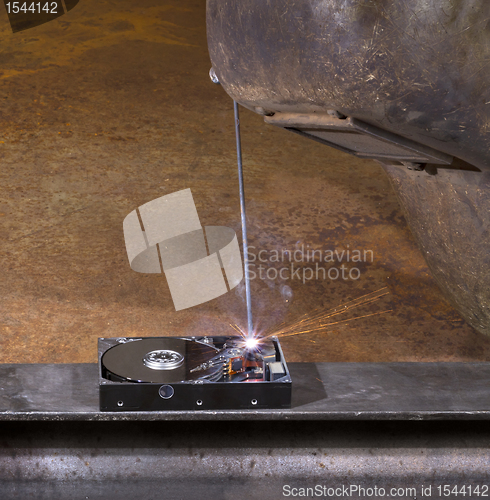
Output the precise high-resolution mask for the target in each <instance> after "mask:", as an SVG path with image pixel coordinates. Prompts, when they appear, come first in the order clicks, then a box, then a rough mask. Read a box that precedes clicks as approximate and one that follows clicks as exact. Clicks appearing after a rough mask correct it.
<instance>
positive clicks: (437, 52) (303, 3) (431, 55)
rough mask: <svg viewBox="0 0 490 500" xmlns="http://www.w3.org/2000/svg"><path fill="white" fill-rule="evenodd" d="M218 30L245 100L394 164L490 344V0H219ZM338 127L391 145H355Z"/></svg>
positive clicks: (452, 294) (211, 18) (274, 117)
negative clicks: (332, 124)
mask: <svg viewBox="0 0 490 500" xmlns="http://www.w3.org/2000/svg"><path fill="white" fill-rule="evenodd" d="M207 26H208V46H209V52H210V56H211V61H212V64H213V68H214V71H215V73H216V76H217V78H218V79H219V81H220V83H221V84H222V85H223V87H224V89H225V91H226V92H227V93H228V94H229V95H230V96H231V97H232V98H233V99H235V100H236V101H238V102H239V103H240V104H242V105H243V106H246V107H247V108H249V109H252V110H253V111H255V112H257V113H259V114H263V115H266V117H265V118H266V121H268V122H269V123H272V124H276V125H279V126H282V127H284V128H287V129H290V130H292V131H294V132H298V133H301V134H303V135H307V136H309V137H312V138H314V139H315V140H319V141H320V142H325V143H327V144H330V145H332V144H333V145H336V146H337V147H340V149H344V150H347V151H349V149H352V150H351V151H349V152H352V153H354V154H357V155H358V156H361V157H369V158H374V159H377V160H379V161H380V162H381V163H382V165H383V167H384V169H385V171H386V172H387V174H388V176H389V178H390V180H391V182H392V185H393V187H394V188H395V191H396V192H397V194H398V197H399V199H400V202H401V203H402V205H403V207H404V209H405V214H406V217H407V220H408V222H409V224H410V227H411V229H412V232H413V234H414V236H415V237H416V239H417V241H418V243H419V246H420V248H421V250H422V252H423V254H424V256H425V258H426V260H427V263H428V265H429V267H430V269H431V271H432V273H433V275H434V277H435V279H436V280H437V282H438V284H439V286H440V287H441V289H442V290H443V291H444V292H445V294H446V296H447V297H448V298H449V300H451V302H452V303H453V305H454V306H455V307H456V309H458V310H459V312H460V313H461V314H462V316H463V317H464V318H465V319H466V320H467V321H468V322H469V323H470V324H471V325H472V326H473V327H475V328H476V329H477V330H479V331H480V332H483V333H486V334H488V335H490V310H489V305H490V271H489V260H490V255H489V248H490V233H489V217H488V214H489V212H490V199H489V195H488V187H489V184H490V133H489V125H490V89H489V87H488V81H489V79H490V63H489V61H490V4H489V3H488V2H487V1H485V0H465V1H461V0H439V1H437V2H429V1H427V0H404V1H403V2H401V1H396V2H391V1H385V0H342V1H340V0H292V1H289V2H280V1H277V0H271V1H267V2H264V1H259V0H241V1H240V2H238V3H237V2H234V1H232V0H208V1H207ZM332 119H333V120H334V121H335V120H337V121H338V124H339V127H342V124H340V122H341V121H342V120H350V122H351V123H354V124H355V123H357V124H358V125H360V126H361V127H365V128H367V129H370V130H375V131H376V130H381V131H382V132H384V133H387V134H388V140H385V139H386V138H385V139H383V140H382V141H381V142H383V141H384V146H383V145H382V144H380V142H379V140H378V142H376V141H373V140H371V141H368V142H367V143H363V140H364V139H363V138H361V140H360V142H359V144H358V145H357V146H355V147H352V148H349V147H348V145H349V141H348V139H349V137H348V136H346V135H345V134H343V135H342V134H337V135H335V134H332V133H331V131H332V129H328V130H327V131H326V128H325V123H326V121H329V120H330V121H332ZM288 120H289V121H288ZM344 129H345V127H344ZM339 131H340V129H337V132H339ZM356 131H357V132H359V128H357V129H356ZM343 132H346V131H345V130H343ZM347 132H348V131H347ZM361 132H362V131H361ZM334 135H335V137H334ZM368 135H369V134H368ZM374 135H375V134H374ZM372 136H373V134H371V137H372ZM346 138H347V142H346ZM352 139H356V140H357V139H359V137H355V136H354V135H353V136H352ZM390 141H391V142H390ZM406 141H408V142H406ZM364 142H365V141H364ZM407 144H408V146H407ZM407 147H408V150H410V151H411V152H412V153H413V155H412V157H410V155H409V154H407ZM356 148H357V149H356ZM359 148H360V150H359ZM363 148H364V149H363ZM424 154H425V156H424ZM434 154H435V155H436V156H437V154H439V155H440V157H439V160H436V161H434ZM363 155H364V156H363ZM431 155H432V156H431ZM441 158H442V161H441ZM407 167H408V168H407Z"/></svg>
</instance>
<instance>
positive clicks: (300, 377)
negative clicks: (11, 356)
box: [0, 363, 490, 421]
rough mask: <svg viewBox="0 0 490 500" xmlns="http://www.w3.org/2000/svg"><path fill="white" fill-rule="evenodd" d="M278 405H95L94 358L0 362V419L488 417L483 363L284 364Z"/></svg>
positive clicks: (489, 378) (489, 396) (489, 395)
mask: <svg viewBox="0 0 490 500" xmlns="http://www.w3.org/2000/svg"><path fill="white" fill-rule="evenodd" d="M289 369H290V372H291V377H292V380H293V396H292V406H291V408H290V409H281V410H227V411H223V410H220V411H167V412H138V411H131V412H101V411H99V406H98V404H99V403H98V374H97V365H96V364H5V365H0V380H1V383H0V385H1V387H0V420H4V421H7V420H10V421H15V420H40V421H50V420H51V421H59V420H66V421H70V420H71V421H74V420H86V421H115V420H121V421H130V420H135V421H138V420H183V421H185V420H356V419H358V420H437V419H445V420H448V419H460V420H465V419H466V420H471V419H488V418H489V417H490V391H489V390H488V388H489V386H490V364H489V363H290V364H289Z"/></svg>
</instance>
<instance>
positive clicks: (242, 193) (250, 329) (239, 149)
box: [233, 101, 253, 337]
mask: <svg viewBox="0 0 490 500" xmlns="http://www.w3.org/2000/svg"><path fill="white" fill-rule="evenodd" d="M233 109H234V112H235V136H236V155H237V163H238V184H239V190H240V215H241V219H242V238H243V260H244V268H245V297H246V301H247V329H248V332H247V333H248V337H253V322H252V297H251V294H250V274H249V270H248V240H247V217H246V214H245V191H244V188H243V168H242V145H241V140H240V117H239V114H238V103H237V102H236V101H233Z"/></svg>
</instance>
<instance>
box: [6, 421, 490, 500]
mask: <svg viewBox="0 0 490 500" xmlns="http://www.w3.org/2000/svg"><path fill="white" fill-rule="evenodd" d="M0 438H1V440H2V442H3V444H4V446H3V447H2V449H1V455H0V497H1V498H2V500H10V499H14V498H23V499H25V498H32V499H36V500H41V499H42V500H45V499H46V500H48V499H49V500H57V499H66V498H70V499H71V500H79V499H80V500H85V499H87V498H88V499H90V500H95V499H97V500H99V499H117V500H126V499H128V500H129V499H131V500H134V499H136V498H138V499H146V500H157V499H158V500H161V499H165V500H175V499H179V500H184V499H185V500H187V499H191V498H202V499H211V498H212V499H214V500H231V499H238V498H243V499H252V498H267V499H271V500H273V499H280V498H284V495H283V489H282V488H283V486H284V485H285V484H289V485H290V486H292V487H314V486H315V485H316V484H320V485H326V486H341V485H350V484H353V485H356V484H357V485H362V486H363V487H365V488H368V487H374V486H378V488H380V487H384V488H391V487H401V488H409V487H416V488H417V489H418V494H417V498H419V495H420V488H421V485H424V486H426V487H428V486H430V485H431V486H432V487H433V488H434V487H436V486H437V485H439V484H450V485H454V484H458V485H460V486H462V485H464V484H466V485H476V484H482V483H484V482H487V484H488V481H489V480H490V477H489V470H488V461H489V459H490V453H489V445H490V431H489V428H488V425H486V424H485V423H480V424H475V423H473V424H471V426H470V425H462V424H461V423H459V424H458V425H454V424H448V423H443V422H433V423H431V424H429V423H427V422H411V423H410V422H404V423H395V422H388V423H367V422H364V423H363V422H356V423H353V424H350V423H338V422H337V423H336V422H333V423H325V422H324V423H321V422H309V423H308V424H307V425H306V424H304V425H303V424H301V425H300V424H298V423H297V422H294V423H293V422H280V423H271V422H240V423H239V422H201V423H198V422H147V423H142V422H140V423H137V422H130V423H124V422H98V423H73V422H69V423H56V422H52V423H32V422H31V423H29V422H27V423H18V422H17V423H15V422H12V423H8V424H4V425H3V426H2V428H1V430H0ZM433 497H434V498H435V497H437V495H433ZM351 498H359V496H356V495H353V496H352V497H351ZM400 498H413V496H411V497H409V496H407V495H401V496H400Z"/></svg>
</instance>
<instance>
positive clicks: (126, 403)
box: [98, 336, 291, 412]
mask: <svg viewBox="0 0 490 500" xmlns="http://www.w3.org/2000/svg"><path fill="white" fill-rule="evenodd" d="M143 339H163V340H164V339H176V337H144V338H123V339H121V338H118V339H116V338H109V339H105V338H100V339H99V340H98V354H99V398H100V410H101V411H115V412H121V411H123V412H124V411H175V410H177V411H192V410H243V409H254V410H256V409H272V408H289V407H290V406H291V377H290V374H289V370H288V367H287V365H286V362H285V359H284V355H283V352H282V349H281V346H280V344H279V341H278V340H277V339H275V338H274V339H272V340H268V341H267V342H268V343H269V348H271V349H273V353H272V359H271V355H268V356H267V360H265V361H264V366H265V363H266V361H268V362H270V363H271V364H272V363H273V366H274V369H273V370H271V375H270V377H272V378H275V380H274V379H273V380H253V381H240V382H234V381H229V380H228V381H217V382H210V381H200V380H182V381H178V382H171V383H164V384H162V383H160V382H157V383H155V382H133V381H129V380H125V379H124V378H123V377H121V378H120V381H116V380H109V378H108V376H107V370H106V369H105V367H104V365H103V362H102V357H103V356H104V354H105V353H106V352H107V351H108V350H109V349H111V348H113V347H116V346H118V345H120V343H121V342H124V343H127V342H138V341H140V340H143ZM178 339H182V340H186V341H191V342H203V341H204V340H206V341H207V342H209V340H211V342H213V343H214V344H216V345H218V346H219V345H223V344H225V343H226V342H230V341H239V340H243V339H241V337H233V336H229V337H223V336H216V337H178ZM278 363H281V364H282V366H283V368H284V375H283V376H280V377H279V378H276V375H275V373H277V369H276V368H277V366H278ZM264 373H265V370H264ZM112 378H114V377H112ZM116 378H117V377H116Z"/></svg>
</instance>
